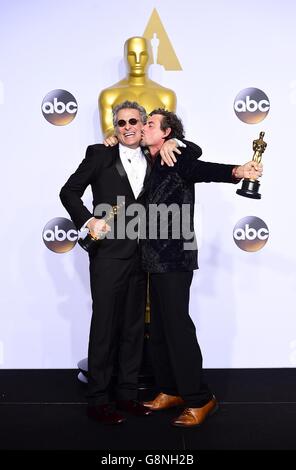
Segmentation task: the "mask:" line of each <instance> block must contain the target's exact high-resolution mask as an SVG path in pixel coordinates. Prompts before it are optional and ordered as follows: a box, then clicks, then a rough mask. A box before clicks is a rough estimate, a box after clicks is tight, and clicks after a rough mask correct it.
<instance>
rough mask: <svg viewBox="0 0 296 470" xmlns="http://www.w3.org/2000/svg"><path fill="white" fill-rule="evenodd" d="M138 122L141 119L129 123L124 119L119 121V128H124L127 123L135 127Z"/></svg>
mask: <svg viewBox="0 0 296 470" xmlns="http://www.w3.org/2000/svg"><path fill="white" fill-rule="evenodd" d="M137 122H139V119H136V118H131V119H129V120H128V121H125V120H124V119H119V121H117V125H118V127H124V126H125V125H126V124H127V123H129V124H130V125H131V126H135V125H136V124H137Z"/></svg>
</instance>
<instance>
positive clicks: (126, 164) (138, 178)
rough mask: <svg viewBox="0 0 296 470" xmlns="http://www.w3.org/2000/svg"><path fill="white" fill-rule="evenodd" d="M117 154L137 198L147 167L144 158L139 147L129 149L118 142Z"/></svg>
mask: <svg viewBox="0 0 296 470" xmlns="http://www.w3.org/2000/svg"><path fill="white" fill-rule="evenodd" d="M119 155H120V160H121V163H122V165H123V168H124V169H125V172H126V174H127V177H128V180H129V183H130V185H131V188H132V190H133V193H134V196H135V198H136V199H137V197H138V196H139V194H140V192H141V191H142V189H143V184H144V179H145V175H146V169H147V161H146V158H145V156H144V154H143V152H142V150H141V147H138V148H136V149H131V148H129V147H125V146H124V145H122V144H119Z"/></svg>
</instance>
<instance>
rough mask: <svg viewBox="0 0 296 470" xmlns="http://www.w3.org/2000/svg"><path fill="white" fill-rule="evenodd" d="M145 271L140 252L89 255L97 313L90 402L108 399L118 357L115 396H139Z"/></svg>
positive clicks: (93, 327) (92, 332)
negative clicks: (109, 256)
mask: <svg viewBox="0 0 296 470" xmlns="http://www.w3.org/2000/svg"><path fill="white" fill-rule="evenodd" d="M146 279H147V275H146V274H145V273H144V272H143V271H142V270H141V268H140V260H139V255H138V253H137V254H136V255H135V256H134V257H132V258H130V259H91V260H90V280H91V293H92V300H93V314H92V319H91V328H90V336H89V349H88V373H89V378H88V392H87V398H88V403H89V404H91V405H100V404H104V403H108V402H109V401H110V399H109V394H108V387H109V386H110V381H111V377H112V372H113V370H114V365H115V360H116V359H117V361H118V363H117V366H118V370H117V374H118V375H117V399H119V400H130V399H136V398H137V380H138V373H139V368H140V364H141V358H142V352H143V337H144V321H145V305H146Z"/></svg>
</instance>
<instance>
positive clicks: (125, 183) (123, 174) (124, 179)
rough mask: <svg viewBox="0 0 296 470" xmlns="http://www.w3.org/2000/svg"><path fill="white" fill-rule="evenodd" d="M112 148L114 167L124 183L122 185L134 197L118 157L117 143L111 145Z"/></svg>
mask: <svg viewBox="0 0 296 470" xmlns="http://www.w3.org/2000/svg"><path fill="white" fill-rule="evenodd" d="M112 150H113V152H114V159H115V168H116V170H117V171H118V173H119V176H120V178H121V180H122V182H123V183H124V185H125V186H126V188H127V190H128V191H129V193H130V194H131V195H132V197H133V198H135V196H134V193H133V190H132V187H131V185H130V182H129V179H128V176H127V174H126V171H125V169H124V166H123V164H122V162H121V159H120V155H119V145H118V144H117V145H115V146H114V147H112Z"/></svg>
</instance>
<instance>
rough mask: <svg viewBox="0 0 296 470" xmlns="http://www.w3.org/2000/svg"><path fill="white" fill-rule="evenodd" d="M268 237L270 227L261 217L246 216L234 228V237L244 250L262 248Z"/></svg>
mask: <svg viewBox="0 0 296 470" xmlns="http://www.w3.org/2000/svg"><path fill="white" fill-rule="evenodd" d="M268 237H269V230H268V227H267V225H266V223H265V222H263V220H262V219H259V217H253V216H249V217H244V218H243V219H241V220H239V221H238V223H237V224H236V226H235V227H234V229H233V239H234V241H235V243H236V244H237V246H238V247H239V248H240V249H241V250H244V251H250V252H252V251H258V250H261V248H263V247H264V245H265V243H266V242H267V240H268Z"/></svg>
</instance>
